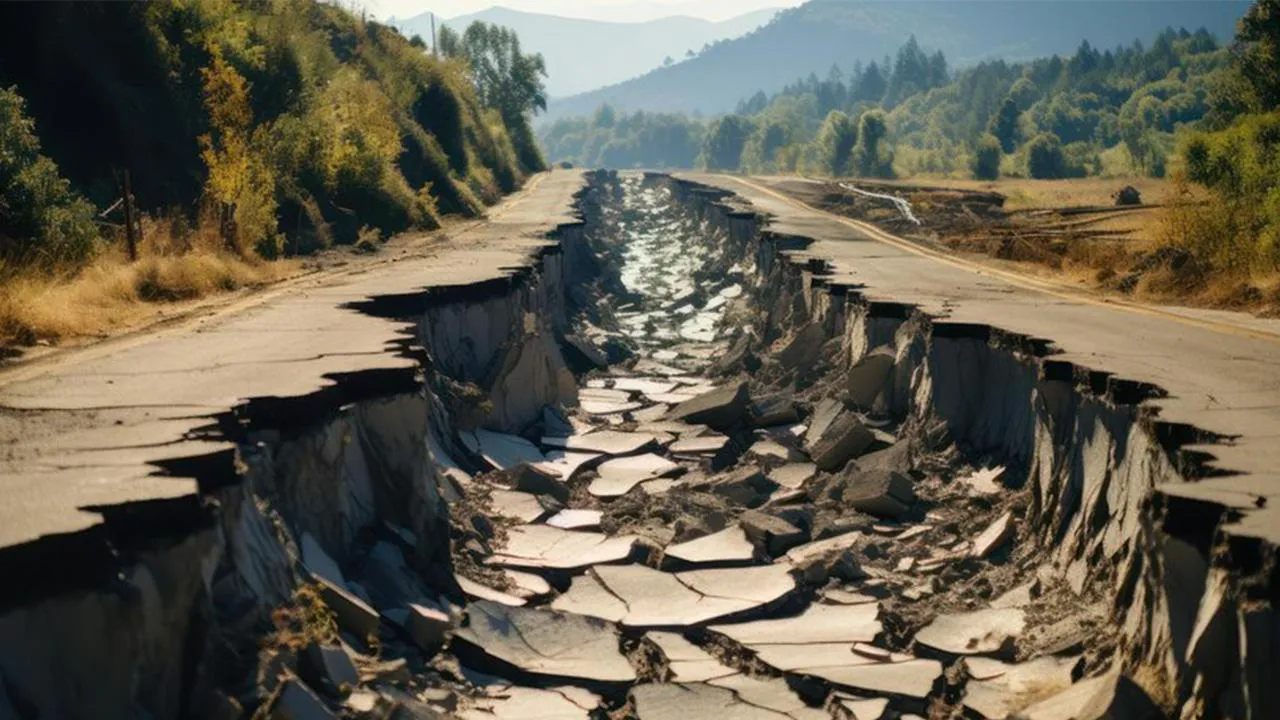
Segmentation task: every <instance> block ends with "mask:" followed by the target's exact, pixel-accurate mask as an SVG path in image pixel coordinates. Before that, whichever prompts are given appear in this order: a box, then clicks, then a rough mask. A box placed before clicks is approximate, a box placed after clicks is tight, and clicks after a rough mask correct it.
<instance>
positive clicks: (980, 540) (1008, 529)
mask: <svg viewBox="0 0 1280 720" xmlns="http://www.w3.org/2000/svg"><path fill="white" fill-rule="evenodd" d="M1012 537H1013V514H1012V513H1007V512H1006V513H1004V514H1003V515H1001V516H1000V517H999V518H997V519H996V521H995V522H993V523H991V524H990V525H989V526H987V529H986V530H983V531H982V534H980V535H978V537H976V538H974V539H973V549H972V550H971V551H970V554H971V555H973V557H976V558H984V557H987V556H988V555H990V554H991V553H992V552H994V551H995V550H996V549H998V548H999V547H1000V546H1001V545H1003V544H1005V543H1006V542H1007V541H1008V540H1009V539H1010V538H1012Z"/></svg>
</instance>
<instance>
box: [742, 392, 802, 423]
mask: <svg viewBox="0 0 1280 720" xmlns="http://www.w3.org/2000/svg"><path fill="white" fill-rule="evenodd" d="M797 422H800V413H799V411H798V410H797V409H796V404H795V402H794V401H793V400H792V398H791V396H790V395H786V394H777V395H766V396H764V397H762V398H758V399H756V400H754V401H753V402H752V403H751V424H752V426H753V427H757V428H767V427H774V426H775V425H791V424H793V423H797Z"/></svg>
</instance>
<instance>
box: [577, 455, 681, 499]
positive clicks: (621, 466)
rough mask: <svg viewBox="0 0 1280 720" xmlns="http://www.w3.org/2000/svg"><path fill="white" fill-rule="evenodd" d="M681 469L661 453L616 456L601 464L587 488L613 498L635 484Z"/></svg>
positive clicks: (624, 492)
mask: <svg viewBox="0 0 1280 720" xmlns="http://www.w3.org/2000/svg"><path fill="white" fill-rule="evenodd" d="M680 471H681V467H680V466H679V465H677V464H675V463H673V462H671V461H670V460H668V459H666V458H664V457H662V456H661V455H654V454H653V453H647V454H645V455H634V456H631V457H622V458H616V459H614V460H609V461H607V462H605V463H604V464H603V465H601V466H600V467H599V468H598V469H597V470H596V472H597V473H598V474H599V477H598V478H597V479H596V480H594V481H593V482H592V483H591V485H590V486H588V488H587V492H589V493H591V494H592V495H594V496H596V497H598V498H602V499H604V498H615V497H619V496H622V495H626V494H627V493H628V492H631V489H632V488H634V487H635V486H636V485H639V484H640V483H642V482H644V481H646V480H655V479H657V478H660V477H665V476H667V475H671V474H674V473H678V472H680Z"/></svg>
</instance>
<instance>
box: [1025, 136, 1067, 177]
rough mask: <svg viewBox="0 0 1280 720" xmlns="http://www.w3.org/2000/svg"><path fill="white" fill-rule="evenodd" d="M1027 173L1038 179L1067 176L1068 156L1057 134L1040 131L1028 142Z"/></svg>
mask: <svg viewBox="0 0 1280 720" xmlns="http://www.w3.org/2000/svg"><path fill="white" fill-rule="evenodd" d="M1027 174H1028V175H1030V176H1031V177H1033V178H1036V179H1049V178H1060V177H1065V176H1066V174H1067V162H1066V156H1065V155H1064V154H1063V152H1062V141H1061V140H1059V139H1058V136H1057V135H1054V134H1053V133H1040V134H1039V135H1037V136H1035V137H1034V138H1032V139H1031V142H1029V143H1027Z"/></svg>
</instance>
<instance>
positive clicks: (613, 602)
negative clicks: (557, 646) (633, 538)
mask: <svg viewBox="0 0 1280 720" xmlns="http://www.w3.org/2000/svg"><path fill="white" fill-rule="evenodd" d="M795 586H796V585H795V582H794V581H793V580H792V579H791V576H790V575H789V574H788V573H787V570H786V568H785V567H778V566H773V565H765V566H760V567H746V568H727V569H717V570H690V571H686V572H681V573H666V572H661V571H659V570H654V569H652V568H649V567H646V566H644V565H612V566H610V565H605V566H600V567H597V568H593V569H592V570H591V571H589V572H588V573H587V574H585V575H581V576H579V577H576V578H574V580H573V584H572V585H571V586H570V587H569V591H568V592H566V593H565V594H563V595H561V596H560V597H558V598H556V600H555V602H553V603H552V604H551V607H553V608H555V609H557V610H564V611H567V612H574V613H578V614H580V615H587V616H590V617H598V618H603V619H605V620H611V621H613V622H617V623H620V624H621V625H623V626H624V627H634V628H687V627H693V626H696V625H701V624H703V623H707V622H710V621H713V620H718V619H721V618H725V617H729V616H733V615H739V614H742V613H747V612H750V611H754V610H759V609H761V608H764V607H768V606H769V605H771V604H773V603H775V602H777V601H779V600H781V599H782V598H785V597H786V596H787V595H789V594H790V593H791V592H792V591H793V590H794V589H795Z"/></svg>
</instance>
